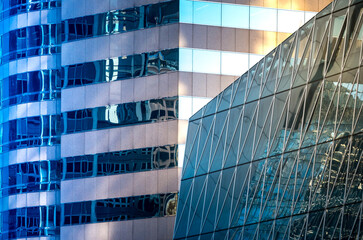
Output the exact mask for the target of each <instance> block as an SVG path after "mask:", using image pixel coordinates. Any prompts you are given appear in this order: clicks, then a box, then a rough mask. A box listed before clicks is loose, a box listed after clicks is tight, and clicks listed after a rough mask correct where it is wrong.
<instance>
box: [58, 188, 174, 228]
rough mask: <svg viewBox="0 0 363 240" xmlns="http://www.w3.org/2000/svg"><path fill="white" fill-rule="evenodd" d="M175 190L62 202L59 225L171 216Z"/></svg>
mask: <svg viewBox="0 0 363 240" xmlns="http://www.w3.org/2000/svg"><path fill="white" fill-rule="evenodd" d="M177 197H178V196H177V194H176V193H166V194H155V195H142V196H135V197H124V198H111V199H103V200H95V201H88V202H77V203H67V204H63V205H62V207H63V209H64V215H63V221H62V224H61V225H62V226H66V225H76V224H85V223H97V222H112V221H124V220H132V219H143V218H152V217H164V216H173V215H175V213H176V203H177Z"/></svg>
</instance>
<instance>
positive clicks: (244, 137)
mask: <svg viewBox="0 0 363 240" xmlns="http://www.w3.org/2000/svg"><path fill="white" fill-rule="evenodd" d="M362 26H363V2H362V1H355V0H353V1H345V0H335V1H333V2H332V3H331V4H330V5H328V6H327V7H326V8H325V9H323V10H322V11H321V12H319V13H318V14H317V15H316V17H314V18H313V19H311V20H310V21H308V22H307V23H306V24H305V25H304V26H302V27H301V28H300V29H298V30H297V31H296V32H295V33H293V34H292V35H291V36H290V37H289V38H288V39H286V40H285V41H284V42H282V43H281V44H280V45H279V46H278V47H277V48H275V49H274V50H273V51H271V52H270V53H269V54H267V56H266V57H264V58H263V59H262V60H261V61H259V62H258V63H257V64H256V65H254V66H253V67H252V68H251V69H250V70H248V71H247V72H246V73H245V74H243V75H242V76H241V77H240V78H238V79H237V80H236V81H235V82H233V83H232V84H231V85H230V86H228V87H227V88H226V89H225V90H224V91H223V92H222V93H221V94H219V95H218V96H217V97H215V98H214V99H213V100H212V101H211V102H209V103H208V104H207V105H205V106H204V107H203V108H202V109H201V110H200V111H198V112H197V113H196V114H194V115H193V116H192V117H191V118H190V121H189V130H188V136H187V144H186V151H185V160H184V161H185V162H184V167H183V173H182V180H181V188H180V193H179V200H178V211H177V218H176V225H175V232H174V239H362V238H363V231H362V230H363V199H362V197H363V184H362V183H363V181H362V180H363V179H362V178H363V164H362V159H363V158H362V157H363V133H362V130H363V119H362V116H363V113H362V109H363V80H362V79H363V77H362V76H363V72H362V71H363V68H362V44H363V27H362Z"/></svg>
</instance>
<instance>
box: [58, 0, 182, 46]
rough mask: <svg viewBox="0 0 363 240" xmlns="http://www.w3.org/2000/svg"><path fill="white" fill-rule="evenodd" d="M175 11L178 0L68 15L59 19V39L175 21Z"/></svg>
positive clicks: (112, 32)
mask: <svg viewBox="0 0 363 240" xmlns="http://www.w3.org/2000/svg"><path fill="white" fill-rule="evenodd" d="M178 11H179V3H178V1H177V0H172V1H167V2H161V3H156V4H150V5H145V6H140V7H134V8H128V9H123V10H113V11H110V12H106V13H100V14H97V15H92V16H85V17H79V18H73V19H67V20H65V21H63V22H62V41H63V42H68V41H73V40H78V39H84V38H90V37H95V36H101V35H109V34H117V33H123V32H129V31H135V30H139V29H145V28H152V27H156V26H162V25H166V24H171V23H177V22H178V19H179V13H178Z"/></svg>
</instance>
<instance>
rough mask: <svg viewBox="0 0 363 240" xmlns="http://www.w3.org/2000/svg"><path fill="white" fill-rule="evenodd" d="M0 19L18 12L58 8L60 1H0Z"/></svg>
mask: <svg viewBox="0 0 363 240" xmlns="http://www.w3.org/2000/svg"><path fill="white" fill-rule="evenodd" d="M1 5H2V6H1V7H0V8H1V13H0V20H3V19H6V18H9V17H11V16H14V15H18V14H20V13H26V12H33V11H39V10H44V9H52V8H58V7H60V6H61V1H59V0H56V1H50V0H12V1H2V3H1Z"/></svg>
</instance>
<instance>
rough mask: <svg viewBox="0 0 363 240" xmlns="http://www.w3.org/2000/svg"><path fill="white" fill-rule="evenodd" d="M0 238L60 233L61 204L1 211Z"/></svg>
mask: <svg viewBox="0 0 363 240" xmlns="http://www.w3.org/2000/svg"><path fill="white" fill-rule="evenodd" d="M0 216H1V218H0V221H1V223H0V226H1V235H0V239H17V238H27V237H29V238H31V237H39V236H54V235H58V234H59V225H60V218H59V217H60V208H59V206H41V207H27V208H18V209H12V210H9V211H6V212H2V213H0Z"/></svg>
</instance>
